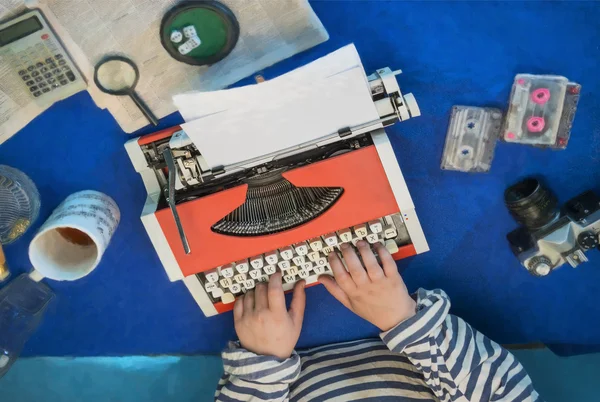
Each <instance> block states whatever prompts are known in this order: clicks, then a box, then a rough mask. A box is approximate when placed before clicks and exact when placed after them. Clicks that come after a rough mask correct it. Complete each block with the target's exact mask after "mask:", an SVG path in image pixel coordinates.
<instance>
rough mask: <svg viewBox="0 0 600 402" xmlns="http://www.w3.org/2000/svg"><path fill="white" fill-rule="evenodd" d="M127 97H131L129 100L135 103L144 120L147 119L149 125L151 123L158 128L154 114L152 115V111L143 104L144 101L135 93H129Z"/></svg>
mask: <svg viewBox="0 0 600 402" xmlns="http://www.w3.org/2000/svg"><path fill="white" fill-rule="evenodd" d="M129 96H130V97H131V99H133V101H134V102H135V104H136V105H137V107H139V108H140V110H141V111H142V113H144V116H146V118H147V119H148V121H149V122H150V123H152V125H153V126H158V119H157V118H156V116H154V114H153V113H152V111H151V110H150V109H149V108H148V106H147V105H146V104H145V103H144V101H143V100H142V98H140V97H139V96H138V94H137V93H136V92H135V91H131V92H130V93H129Z"/></svg>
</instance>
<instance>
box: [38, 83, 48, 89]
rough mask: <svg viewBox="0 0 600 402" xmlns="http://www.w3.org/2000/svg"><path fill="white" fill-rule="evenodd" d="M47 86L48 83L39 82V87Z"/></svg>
mask: <svg viewBox="0 0 600 402" xmlns="http://www.w3.org/2000/svg"><path fill="white" fill-rule="evenodd" d="M45 86H46V83H44V82H40V83H39V84H38V87H40V88H44V87H45Z"/></svg>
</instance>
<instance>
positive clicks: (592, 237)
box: [577, 231, 599, 250]
mask: <svg viewBox="0 0 600 402" xmlns="http://www.w3.org/2000/svg"><path fill="white" fill-rule="evenodd" d="M577 243H578V244H579V246H580V247H581V248H582V249H584V250H589V249H592V248H594V247H598V243H599V241H598V235H597V234H596V233H594V232H590V231H587V232H581V233H579V236H577Z"/></svg>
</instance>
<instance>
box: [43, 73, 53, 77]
mask: <svg viewBox="0 0 600 402" xmlns="http://www.w3.org/2000/svg"><path fill="white" fill-rule="evenodd" d="M44 77H46V78H52V73H46V74H44Z"/></svg>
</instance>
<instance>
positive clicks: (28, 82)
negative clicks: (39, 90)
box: [25, 80, 35, 86]
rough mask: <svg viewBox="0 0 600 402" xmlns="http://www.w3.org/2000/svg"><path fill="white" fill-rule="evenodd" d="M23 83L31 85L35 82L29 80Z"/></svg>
mask: <svg viewBox="0 0 600 402" xmlns="http://www.w3.org/2000/svg"><path fill="white" fill-rule="evenodd" d="M25 84H27V85H29V86H31V85H33V84H35V82H34V81H33V80H30V81H27V82H26V83H25Z"/></svg>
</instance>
